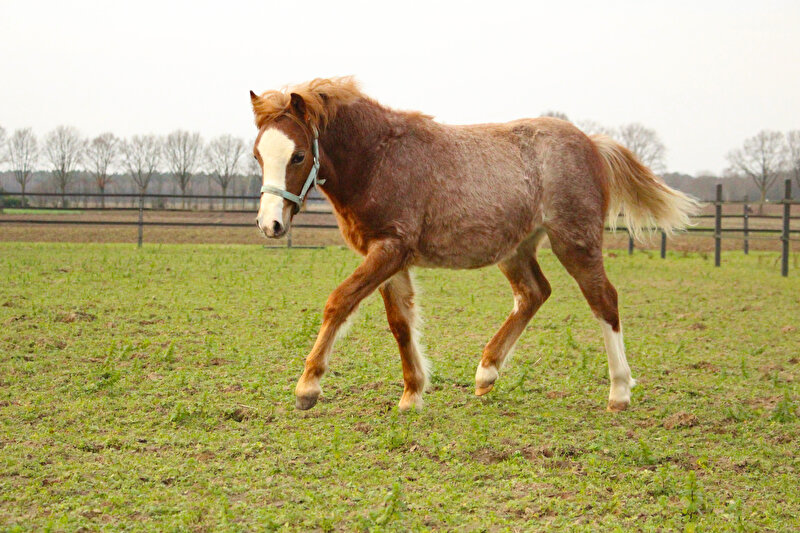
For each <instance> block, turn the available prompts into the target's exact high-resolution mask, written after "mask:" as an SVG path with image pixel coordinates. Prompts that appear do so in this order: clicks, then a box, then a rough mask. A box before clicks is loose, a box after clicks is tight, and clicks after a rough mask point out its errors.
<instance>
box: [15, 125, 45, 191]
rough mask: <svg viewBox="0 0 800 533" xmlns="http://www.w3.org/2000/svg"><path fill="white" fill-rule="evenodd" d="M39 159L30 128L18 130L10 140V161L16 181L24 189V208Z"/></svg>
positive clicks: (37, 147) (34, 138) (34, 137)
mask: <svg viewBox="0 0 800 533" xmlns="http://www.w3.org/2000/svg"><path fill="white" fill-rule="evenodd" d="M38 159H39V146H38V144H37V142H36V136H35V135H34V134H33V131H32V130H31V129H30V128H25V129H22V130H16V131H15V132H14V134H13V135H12V136H11V139H9V140H8V160H9V162H10V164H11V171H12V172H13V173H14V179H15V180H16V181H17V183H19V186H20V187H21V188H22V206H23V207H24V206H25V189H26V188H27V187H28V183H30V180H31V176H32V175H33V167H34V165H36V161H37V160H38Z"/></svg>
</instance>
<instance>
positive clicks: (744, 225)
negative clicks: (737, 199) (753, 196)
mask: <svg viewBox="0 0 800 533" xmlns="http://www.w3.org/2000/svg"><path fill="white" fill-rule="evenodd" d="M749 200H750V199H749V198H748V197H747V195H745V196H744V218H743V221H742V231H743V232H744V255H747V254H749V253H750V241H749V240H748V237H749V235H750V206H749V205H748V202H749Z"/></svg>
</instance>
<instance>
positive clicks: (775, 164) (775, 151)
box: [728, 130, 800, 204]
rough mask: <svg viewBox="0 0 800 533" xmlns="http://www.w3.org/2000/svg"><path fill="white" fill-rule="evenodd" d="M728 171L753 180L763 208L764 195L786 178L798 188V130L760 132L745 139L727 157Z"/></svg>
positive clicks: (799, 166) (799, 138)
mask: <svg viewBox="0 0 800 533" xmlns="http://www.w3.org/2000/svg"><path fill="white" fill-rule="evenodd" d="M728 162H729V163H730V168H729V171H730V172H731V173H734V174H742V175H745V176H747V177H748V178H750V179H752V180H753V182H754V183H755V184H756V186H757V187H758V190H759V192H760V193H761V200H760V203H761V204H763V203H764V201H765V199H766V196H767V191H768V190H769V189H770V187H772V186H773V185H774V184H775V182H776V181H777V180H778V179H779V178H780V177H781V176H786V175H787V174H789V175H791V176H793V177H794V179H795V181H797V185H798V187H800V130H794V131H790V132H788V133H785V134H784V133H782V132H780V131H770V130H763V131H760V132H759V133H758V134H757V135H755V136H753V137H750V138H749V139H745V141H744V143H742V147H741V148H737V149H735V150H731V151H730V152H729V153H728Z"/></svg>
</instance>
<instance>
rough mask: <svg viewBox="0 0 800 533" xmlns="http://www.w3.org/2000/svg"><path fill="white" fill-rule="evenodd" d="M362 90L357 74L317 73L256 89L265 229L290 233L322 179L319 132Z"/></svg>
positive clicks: (257, 146) (252, 95) (262, 223)
mask: <svg viewBox="0 0 800 533" xmlns="http://www.w3.org/2000/svg"><path fill="white" fill-rule="evenodd" d="M359 96H361V93H360V91H359V90H358V86H357V85H356V83H355V81H353V79H352V78H336V79H316V80H313V81H311V82H308V83H305V84H302V85H298V86H296V87H292V88H291V89H283V90H280V91H267V92H265V93H264V94H262V95H261V96H258V95H256V94H255V93H254V92H252V91H250V100H251V103H252V104H253V113H254V114H255V119H256V126H257V127H258V136H257V137H256V142H255V144H254V146H253V157H255V158H256V160H257V161H258V163H259V165H260V166H261V171H262V182H263V183H262V188H261V190H262V193H261V203H260V205H259V209H258V216H257V217H256V224H257V225H258V228H259V229H260V230H261V232H262V233H263V234H264V235H266V236H267V237H272V238H278V237H282V236H283V235H284V234H285V233H286V230H287V229H288V227H289V224H291V221H292V217H293V216H294V215H295V213H297V212H298V211H299V210H300V207H301V206H302V204H303V202H304V201H305V193H306V192H307V191H308V187H310V186H311V185H313V184H314V182H315V181H316V180H315V176H316V172H317V170H318V168H319V160H318V157H319V154H318V153H315V150H316V147H315V146H316V145H317V137H318V135H319V132H320V131H321V130H322V129H323V128H324V127H325V126H326V125H327V124H328V122H329V121H330V120H331V119H332V118H333V116H334V114H335V112H336V108H337V107H338V106H339V105H342V104H344V103H349V102H351V101H353V100H355V99H356V98H358V97H359ZM319 183H322V181H320V182H319Z"/></svg>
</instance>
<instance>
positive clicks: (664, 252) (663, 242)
mask: <svg viewBox="0 0 800 533" xmlns="http://www.w3.org/2000/svg"><path fill="white" fill-rule="evenodd" d="M666 257H667V233H666V232H665V231H664V230H661V259H665V258H666Z"/></svg>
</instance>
